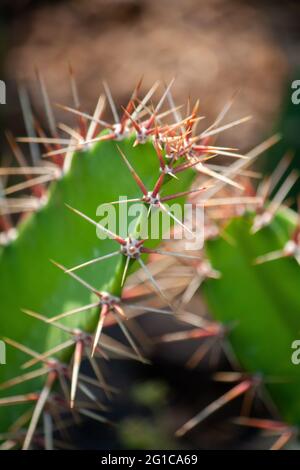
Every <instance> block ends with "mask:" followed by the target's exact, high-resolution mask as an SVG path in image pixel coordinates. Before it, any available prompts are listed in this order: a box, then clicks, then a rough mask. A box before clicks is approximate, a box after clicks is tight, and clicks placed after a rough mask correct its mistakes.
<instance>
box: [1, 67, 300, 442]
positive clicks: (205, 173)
mask: <svg viewBox="0 0 300 470" xmlns="http://www.w3.org/2000/svg"><path fill="white" fill-rule="evenodd" d="M39 83H40V87H41V91H42V96H43V98H44V104H45V111H46V116H47V118H48V127H49V129H50V131H51V136H50V137H47V136H46V133H45V131H44V130H43V129H42V128H41V126H40V124H39V123H37V121H36V120H35V118H33V115H32V112H31V107H30V104H29V99H28V95H27V92H26V90H25V89H24V88H23V89H21V91H20V98H21V104H22V109H23V112H24V119H25V123H26V128H27V129H30V136H29V137H23V138H19V139H17V140H15V139H14V138H13V137H12V135H11V134H8V135H7V137H8V141H9V144H10V146H11V149H12V151H13V153H14V155H15V157H16V160H17V163H18V166H14V167H12V168H2V169H1V175H2V177H3V180H4V182H5V185H4V188H3V191H2V193H3V197H2V199H1V218H0V220H1V227H2V233H1V242H2V247H1V252H0V258H1V264H0V281H1V282H0V286H1V287H0V292H1V299H2V300H1V301H2V308H3V312H5V314H4V315H2V316H1V319H0V330H1V334H2V335H3V336H4V339H5V341H6V344H7V346H8V351H7V365H6V366H1V369H0V373H1V382H2V383H1V385H0V390H1V393H2V398H0V405H1V407H2V408H3V409H2V413H1V414H2V419H1V427H2V429H1V431H2V432H3V434H2V435H1V438H2V441H3V444H2V448H14V447H16V448H18V447H21V448H23V449H29V448H38V447H42V448H46V449H53V448H56V447H59V446H60V443H59V442H57V441H56V440H55V439H54V437H53V436H54V435H56V433H57V432H58V433H59V432H63V431H64V427H65V426H67V425H68V421H70V422H73V421H72V419H71V420H70V419H69V418H66V416H69V417H71V418H72V417H73V418H75V420H76V419H78V418H79V417H80V416H83V417H85V418H86V417H88V418H92V419H95V420H98V421H100V422H107V421H108V417H107V414H106V411H107V409H106V405H105V399H106V398H107V397H108V398H111V396H112V395H113V394H114V392H115V390H114V389H113V388H112V387H111V386H110V385H109V384H107V383H106V380H105V377H104V376H103V373H102V370H101V368H100V365H99V361H98V358H99V357H101V358H103V359H104V360H110V359H113V358H115V357H122V358H130V359H132V360H137V361H143V362H147V359H146V358H145V357H144V351H143V344H140V339H139V338H138V337H136V332H135V330H134V328H133V327H132V325H133V324H134V317H135V316H137V315H142V314H145V313H147V314H149V315H156V316H160V315H169V316H173V317H174V318H175V319H177V320H180V321H184V322H186V323H187V324H188V323H190V322H191V316H190V313H189V312H188V311H187V304H188V302H189V300H190V299H191V297H192V296H193V295H197V294H196V292H197V290H198V286H199V284H200V283H202V281H203V280H204V278H212V279H209V280H207V281H205V283H204V286H203V289H204V295H205V297H206V298H207V299H208V304H209V306H210V309H211V313H212V314H213V315H214V317H215V321H214V322H212V321H208V320H205V319H201V317H197V321H198V324H199V325H200V326H198V327H197V332H196V336H194V337H196V338H204V345H202V346H201V348H200V349H201V350H200V353H199V351H198V352H197V354H196V356H195V358H194V359H193V360H192V365H193V364H194V365H195V364H196V363H197V362H198V360H199V359H201V357H202V356H203V355H204V354H205V352H207V351H208V350H209V347H211V346H212V345H213V343H214V340H215V339H216V338H218V339H219V338H224V337H225V336H226V337H228V338H229V339H230V342H231V344H232V348H233V350H234V353H235V356H236V357H237V359H238V361H239V363H240V364H241V366H242V367H243V369H244V370H245V372H232V373H231V374H229V375H226V374H221V373H220V374H219V378H221V379H222V380H228V381H231V380H232V381H236V382H237V385H235V386H234V388H232V389H231V390H230V391H229V392H228V393H227V394H225V395H224V396H223V397H221V398H220V399H219V400H217V402H214V403H213V404H211V405H209V406H208V407H207V408H206V409H205V410H203V411H202V412H200V414H199V415H198V416H196V417H195V418H194V419H192V420H191V421H190V422H188V423H187V424H186V425H184V426H183V427H182V428H181V429H180V430H179V431H178V434H179V435H182V434H184V433H186V432H187V431H188V430H189V429H191V428H192V427H193V426H194V425H196V424H198V423H200V422H201V421H202V420H203V419H204V418H205V417H207V416H208V415H209V414H210V413H211V412H213V411H216V410H217V409H218V408H220V407H221V406H222V405H223V404H225V403H226V402H227V401H229V400H230V399H233V398H235V397H237V396H239V395H245V397H246V399H247V403H246V405H247V407H248V411H249V410H250V408H251V401H252V400H253V398H254V391H256V390H260V391H261V386H262V385H263V386H264V387H266V388H267V389H268V393H269V395H270V396H271V397H272V400H273V401H274V403H276V405H277V406H278V409H279V412H280V417H281V418H280V419H285V420H286V422H287V423H288V424H283V422H282V421H279V418H278V419H277V421H276V422H275V421H274V422H273V421H272V422H270V423H266V422H264V421H262V420H260V421H259V422H257V421H258V420H256V421H255V418H251V419H250V418H246V417H244V418H243V419H242V418H241V419H240V421H239V423H240V424H248V425H254V424H255V425H257V426H258V427H262V428H264V427H266V429H271V430H273V431H274V432H275V433H276V432H277V433H278V434H280V437H279V440H278V441H276V445H275V446H276V447H280V446H281V445H284V444H285V443H286V442H287V441H288V439H289V438H290V437H292V436H293V435H294V428H293V429H292V428H291V426H293V425H297V424H298V418H299V407H298V405H297V390H298V386H299V379H297V378H296V369H295V366H293V365H292V364H291V361H290V352H291V351H290V348H291V343H292V341H293V340H294V339H295V338H294V335H295V334H297V331H298V320H297V313H298V299H297V287H296V286H297V283H299V279H298V278H299V266H298V264H297V260H298V262H299V236H298V229H297V225H298V222H297V218H296V215H295V214H294V213H292V212H291V211H290V210H289V209H283V208H282V207H281V204H282V202H283V200H284V198H285V197H286V196H287V194H288V192H289V189H290V188H291V186H292V185H293V184H294V182H295V180H296V175H294V174H291V176H290V177H289V178H288V180H287V181H286V182H285V184H284V186H283V188H280V189H279V190H278V193H277V195H276V196H275V198H274V200H273V201H271V202H270V203H268V202H266V199H267V196H266V194H267V193H268V191H267V190H268V189H269V188H268V185H266V184H265V185H262V186H260V187H259V189H258V191H257V193H255V191H254V190H253V189H252V188H253V184H252V182H251V181H252V179H253V178H257V174H255V172H253V171H252V170H250V169H249V168H248V167H249V166H250V164H251V163H252V162H253V161H254V159H255V158H256V157H257V156H258V155H259V154H260V153H261V152H263V151H264V150H266V149H268V148H269V147H270V146H271V145H273V144H274V143H276V141H277V140H278V138H277V137H276V136H274V137H273V138H271V139H269V140H267V141H266V142H264V143H263V144H261V145H259V146H258V147H257V148H255V149H253V150H252V151H251V152H249V153H248V154H247V155H246V156H244V155H241V154H239V153H238V152H237V151H236V149H232V148H225V147H219V146H216V145H215V144H214V138H215V136H217V135H218V134H219V133H220V132H222V131H226V129H228V128H231V127H233V126H236V125H238V124H242V123H243V122H245V121H246V120H247V118H242V119H240V120H238V121H234V122H230V123H228V124H223V122H222V121H223V119H224V118H225V115H226V113H227V111H228V110H229V108H230V105H231V102H230V103H229V104H227V105H226V106H225V108H224V109H223V110H222V112H221V113H220V115H219V116H218V117H217V119H216V121H215V122H214V123H213V124H212V125H210V126H209V127H208V128H206V129H204V130H202V131H200V130H199V129H198V128H199V124H200V122H201V116H199V115H198V107H199V105H198V103H196V104H195V106H194V107H193V108H192V109H190V107H189V106H188V107H187V112H186V116H182V114H181V113H182V107H179V106H176V105H175V104H174V102H173V98H172V94H171V87H172V84H173V82H171V83H170V85H169V86H168V87H167V88H166V89H165V90H164V91H163V93H162V96H161V97H160V98H159V99H158V101H157V105H153V104H152V100H153V98H154V95H155V94H156V93H157V88H158V84H155V85H154V86H153V87H152V88H151V89H150V90H149V91H148V92H147V93H146V94H145V96H143V97H140V95H141V91H140V90H141V82H140V83H138V85H137V86H136V88H135V90H134V92H133V94H132V96H131V99H130V100H129V103H128V104H127V106H126V107H124V108H122V111H121V114H120V115H119V111H118V110H117V108H116V106H115V104H114V101H113V98H112V96H111V93H110V90H109V88H108V86H107V85H106V84H104V90H105V94H103V95H101V96H100V98H99V100H98V102H97V105H96V108H95V111H94V113H93V114H92V115H90V114H88V113H86V112H83V111H82V109H81V108H80V106H79V103H78V93H77V90H76V84H75V81H74V77H73V74H72V73H71V85H72V89H73V91H74V105H73V107H70V106H61V108H63V109H64V110H65V111H66V112H68V113H71V114H72V115H74V120H75V126H74V127H72V128H71V127H69V126H68V125H66V124H59V125H57V123H56V120H55V116H54V113H53V109H52V106H51V104H50V100H49V97H48V94H47V90H46V87H45V83H44V80H43V78H42V77H41V76H39ZM106 101H108V103H109V105H110V108H111V111H112V116H113V119H114V121H113V123H112V124H111V123H109V122H106V121H105V120H104V119H103V112H104V108H105V103H106ZM21 143H23V144H29V150H30V161H29V162H28V159H26V158H25V156H24V154H23V151H22V149H21V147H20V145H21ZM41 152H44V153H43V154H42V153H41ZM216 156H221V157H222V158H223V159H225V160H224V161H225V163H224V162H222V163H219V160H218V161H217V163H216V164H214V163H213V161H214V160H212V159H213V158H214V157H216ZM232 158H234V163H230V164H229V163H228V162H229V161H230V160H231V159H232ZM20 177H21V179H22V180H21V181H20V180H19V179H18V178H20ZM273 183H274V182H273ZM271 184H272V182H271ZM275 184H276V181H275ZM216 194H218V197H216ZM121 197H122V199H120V198H121ZM124 197H126V198H127V199H126V201H125V200H124ZM186 198H188V200H189V202H190V204H189V206H190V207H192V208H193V209H194V210H197V208H199V207H200V208H203V207H204V209H205V210H204V213H205V217H204V222H205V224H204V234H205V235H206V238H212V239H208V240H206V242H205V244H206V246H205V249H204V250H202V251H203V252H204V251H205V253H206V256H204V255H203V253H202V252H201V253H200V254H199V250H201V246H200V244H201V237H199V238H198V235H199V233H200V232H201V231H202V230H203V227H202V225H201V223H202V222H201V223H199V221H198V222H197V219H195V218H194V217H193V211H192V212H191V214H189V218H187V217H182V215H184V216H186V214H185V211H183V210H182V209H183V208H184V209H185V206H184V205H183V203H184V201H185V200H186ZM171 204H172V206H171ZM173 204H174V206H175V205H176V207H177V208H178V207H179V208H181V212H180V211H179V212H180V215H178V214H177V213H176V211H174V210H173ZM137 206H138V207H139V210H137ZM99 208H100V210H99ZM104 214H106V216H105V217H103V216H104ZM99 216H101V217H102V218H101V220H99ZM110 216H113V217H112V218H113V221H114V222H113V224H112V223H111V220H112V219H111V217H110ZM124 217H125V218H126V223H125V229H124V223H123V222H124ZM186 219H188V220H186ZM163 220H165V221H166V220H167V221H168V223H169V226H171V224H172V226H173V228H172V229H171V232H172V235H173V236H174V237H173V238H175V239H176V236H175V235H177V238H179V240H178V241H177V242H176V243H175V246H177V247H179V250H178V249H175V250H172V249H170V246H171V243H170V244H169V242H167V243H166V249H161V248H160V247H159V248H158V245H159V244H160V243H161V240H162V238H163V237H164V235H165V233H164V231H165V225H164V223H163ZM201 220H202V219H201ZM224 220H225V221H226V222H225V223H224ZM152 228H154V229H156V231H155V230H154V232H155V234H154V235H153V231H152ZM169 228H170V227H169ZM145 230H146V236H144V235H145ZM180 230H181V236H179V237H178V233H179V231H180ZM254 232H255V233H254ZM184 234H185V235H187V234H189V236H190V237H191V236H192V237H193V239H194V238H195V239H196V242H197V243H196V244H195V245H194V247H193V251H191V250H190V249H189V250H185V249H184V247H185V245H184V239H183V235H184ZM209 234H210V235H209ZM212 234H213V236H211V235H212ZM172 244H173V242H172ZM172 246H173V245H172ZM270 252H271V254H268V253H270ZM149 257H150V259H153V258H156V257H162V258H167V257H169V258H172V259H175V260H177V261H178V263H179V264H180V263H186V264H189V265H190V266H191V267H192V269H193V270H195V271H194V272H196V276H194V277H193V280H192V282H191V283H190V284H189V286H188V287H187V290H186V291H185V292H183V294H182V296H181V298H179V299H175V298H173V297H172V295H171V294H170V293H169V292H168V288H165V287H164V286H163V285H162V284H161V283H160V282H158V281H157V280H156V277H155V274H154V273H152V270H151V263H150V264H149V263H148V261H147V260H148V258H149ZM294 257H295V258H296V261H295V260H294V259H293V258H294ZM275 258H280V259H279V260H277V261H271V260H273V259H275ZM50 260H52V262H51V261H50ZM255 262H256V265H255ZM273 263H274V264H273ZM137 269H140V270H141V273H143V276H144V278H145V279H146V280H144V281H143V284H145V283H146V282H147V283H148V285H149V289H150V291H151V290H152V291H153V292H154V293H155V295H156V296H157V298H158V299H159V303H160V304H161V305H160V306H157V305H156V304H155V303H153V304H151V303H150V304H149V302H146V303H145V304H143V302H142V301H143V299H146V298H147V295H146V296H145V294H142V295H141V294H140V292H139V289H138V288H130V286H128V287H126V279H127V277H128V275H129V274H130V273H133V272H134V271H136V270H137ZM124 284H125V287H124ZM148 296H149V292H148ZM141 302H142V303H141ZM218 322H220V323H218ZM111 324H116V325H118V326H119V328H120V330H121V332H122V334H123V337H124V342H120V341H119V340H116V339H115V338H113V337H110V336H109V335H108V334H107V331H106V327H107V326H109V325H111ZM266 331H270V335H269V338H271V341H272V345H274V351H272V348H271V347H270V345H269V344H268V341H269V340H270V339H268V338H267V335H266ZM183 337H184V335H183ZM207 338H208V339H209V341H211V343H209V347H207V343H206V342H207ZM175 339H176V338H175ZM171 340H172V338H171ZM275 343H276V346H275ZM203 346H204V348H206V349H205V350H203ZM83 359H85V360H87V361H88V362H89V363H90V366H91V368H92V370H93V372H94V377H90V376H87V375H85V374H84V373H82V371H81V363H82V361H83ZM95 388H97V389H101V390H102V395H100V397H103V400H102V398H99V393H98V392H95ZM246 405H245V406H246ZM60 415H63V416H64V423H66V424H63V423H62V421H61V419H59V416H60Z"/></svg>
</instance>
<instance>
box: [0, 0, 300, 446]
mask: <svg viewBox="0 0 300 470" xmlns="http://www.w3.org/2000/svg"><path fill="white" fill-rule="evenodd" d="M1 7H2V12H1V17H0V25H1V30H0V34H1V49H0V61H1V63H0V74H1V76H0V78H1V79H4V80H5V81H6V83H7V87H8V93H7V105H6V106H2V107H1V109H0V113H1V115H2V116H1V117H2V121H1V127H2V129H5V128H10V129H11V130H12V131H13V132H14V133H15V134H19V135H20V134H24V126H23V123H22V116H21V113H20V107H19V103H18V97H17V83H18V82H20V81H24V80H25V82H26V84H27V86H28V88H29V89H30V93H31V95H32V98H33V105H34V109H35V111H37V114H38V115H39V117H40V118H41V119H43V118H42V113H41V107H42V100H41V94H40V91H39V89H38V87H37V84H36V81H35V68H38V69H39V70H40V71H41V72H42V73H43V75H44V77H45V79H46V82H47V86H48V89H49V93H50V96H51V98H52V99H53V101H54V102H59V103H64V104H71V103H72V98H71V93H70V85H69V81H68V63H71V64H72V65H73V68H74V70H75V73H76V77H77V81H78V87H79V90H80V97H81V103H82V109H83V110H85V111H88V112H91V111H92V110H93V107H94V106H95V104H96V100H97V98H98V95H99V93H100V92H101V91H102V80H107V81H108V83H109V84H110V86H111V89H112V91H113V94H114V96H115V98H116V101H117V102H118V103H119V104H125V103H126V102H127V100H128V98H129V96H130V93H131V91H132V89H133V87H134V85H135V84H136V82H137V80H138V79H139V78H140V76H141V75H143V76H144V82H143V90H142V92H146V91H147V90H148V89H149V88H150V86H151V85H152V84H153V82H154V81H156V80H157V79H159V80H161V81H162V82H165V83H168V82H169V81H170V80H171V79H172V78H173V77H176V84H175V85H174V97H175V100H176V102H177V103H178V104H184V103H186V102H187V99H188V97H190V98H191V99H192V100H196V99H197V98H200V104H201V110H202V113H203V114H204V115H206V116H207V125H208V124H209V123H210V122H211V120H213V119H214V118H215V116H216V115H217V113H218V112H219V111H220V110H221V109H222V107H223V106H224V104H225V103H226V102H227V101H228V100H229V99H230V98H231V96H232V95H233V94H234V93H235V92H237V91H239V93H238V95H237V96H236V98H235V103H234V105H233V107H232V110H231V112H230V116H229V117H228V118H227V122H228V121H229V119H230V120H234V119H237V118H240V117H243V116H246V115H249V114H250V115H252V116H253V119H252V120H251V121H250V122H248V123H246V124H243V125H241V126H240V127H239V128H234V129H232V130H229V131H226V132H225V133H224V136H222V139H221V141H222V143H224V145H227V144H228V145H230V146H238V147H239V148H241V149H242V150H243V151H244V150H247V149H249V148H250V147H252V146H254V145H256V144H257V143H259V142H260V141H261V139H262V138H264V137H265V136H269V135H270V134H271V133H272V131H273V129H274V126H275V122H276V121H277V119H278V115H279V112H280V108H281V102H282V97H283V91H284V90H286V87H287V84H288V83H289V77H290V76H291V75H294V70H296V69H297V67H298V66H299V62H300V28H299V18H300V3H299V2H298V1H286V2H282V1H272V2H270V1H266V0H261V1H258V0H257V1H246V0H244V1H242V0H206V1H204V0H198V1H197V0H182V1H180V0H149V1H147V0H140V1H138V0H89V1H83V0H64V1H63V0H61V1H58V0H56V1H37V0H36V1H33V0H16V1H14V2H12V1H11V0H6V1H5V0H2V2H1ZM298 78H300V77H298ZM141 94H142V93H141ZM56 116H57V118H58V120H63V121H64V122H66V121H67V120H68V119H69V120H71V117H70V116H68V114H66V113H63V112H62V111H60V110H59V109H56ZM42 123H43V124H44V125H46V123H45V121H42ZM205 123H206V121H205ZM203 125H205V124H203ZM297 135H298V134H297ZM299 145H300V144H299ZM199 302H200V300H199V299H198V300H197V301H196V304H195V305H193V306H191V309H192V310H193V311H197V312H198V311H199V310H200V306H199ZM202 307H203V306H202ZM202 307H201V308H202ZM142 326H143V327H144V328H145V331H147V334H149V335H150V336H158V335H160V334H162V332H164V328H165V327H166V331H169V330H168V329H169V327H170V324H169V323H168V324H167V325H165V324H163V325H162V322H160V323H159V324H158V322H157V321H154V320H153V318H152V317H151V318H149V319H148V320H146V321H144V323H143V324H142ZM194 348H195V344H190V343H189V342H186V343H185V345H183V346H182V347H180V348H179V347H178V345H177V344H175V345H160V346H157V345H156V346H155V348H154V350H152V360H153V362H154V366H153V367H150V366H136V365H135V364H133V363H128V362H126V361H124V362H122V361H120V362H118V361H116V362H113V363H112V365H110V366H109V368H108V373H109V379H110V380H111V381H112V383H113V384H114V385H116V386H117V387H119V388H120V390H121V393H119V394H118V395H117V396H116V397H115V398H114V401H113V403H112V405H111V409H112V414H113V416H112V418H113V420H114V421H115V422H118V423H121V426H120V427H119V428H109V429H108V428H107V426H105V427H103V429H101V430H100V431H99V427H96V425H94V424H91V423H90V422H88V423H87V424H86V425H85V427H84V428H83V429H82V428H81V429H79V430H78V429H77V430H76V431H75V433H76V434H77V438H76V441H77V445H78V447H81V448H110V449H112V448H120V447H121V448H128V447H133V448H136V447H137V446H141V447H142V448H147V446H148V447H151V446H152V447H154V448H158V447H159V446H160V445H161V446H162V447H165V448H168V447H170V446H171V447H172V446H175V447H176V446H179V447H187V448H199V447H200V448H220V447H226V448H239V447H262V446H266V445H267V444H266V441H265V440H257V439H256V440H252V438H253V432H250V431H249V430H245V429H241V427H237V426H234V425H233V424H232V421H231V417H232V416H234V415H236V414H238V413H239V411H240V405H241V403H240V402H238V401H237V403H233V404H232V406H230V407H228V408H226V409H225V410H224V412H222V413H219V414H218V415H217V416H216V417H212V418H211V419H210V420H209V421H208V422H207V423H203V425H202V426H201V427H200V428H197V429H195V431H193V432H192V433H191V435H189V436H188V437H187V438H186V439H185V440H183V441H180V442H178V441H176V442H175V441H174V431H175V429H176V428H178V426H180V425H181V424H183V423H184V422H185V421H186V420H187V419H189V418H190V417H191V416H193V415H194V414H195V413H197V412H198V411H199V410H200V409H202V408H203V407H204V406H205V405H207V404H208V403H209V402H211V401H212V400H213V399H214V398H217V397H218V396H220V394H222V393H224V392H225V390H227V389H228V387H227V386H226V387H224V385H220V384H218V385H216V384H215V383H213V382H212V381H211V379H210V372H209V368H208V363H207V361H206V362H204V364H202V365H201V366H200V369H199V370H196V371H189V370H187V369H186V368H185V367H184V363H185V361H186V359H187V358H188V357H189V355H190V354H192V352H193V350H194ZM219 367H221V368H226V367H228V364H227V363H226V361H225V360H224V358H223V360H222V361H221V365H219ZM149 381H150V389H151V383H152V389H154V390H155V393H154V395H153V394H152V397H153V396H154V399H152V401H151V400H150V399H149V401H148V403H146V404H145V396H147V393H150V392H149V385H148V389H147V388H146V389H142V391H141V390H140V391H137V388H138V387H139V386H140V384H141V383H144V382H145V383H146V387H147V383H149ZM153 383H154V385H153ZM155 384H156V385H155ZM162 389H163V391H161V392H160V393H161V396H160V401H159V400H158V398H157V393H158V392H157V390H162ZM146 391H148V392H147V393H146ZM150 391H151V390H150ZM152 391H153V390H152ZM151 393H152V392H151ZM151 393H150V395H151ZM137 394H140V395H142V396H143V400H144V402H142V401H141V400H138V399H137ZM260 412H261V410H260ZM130 420H131V421H130ZM142 437H143V439H142Z"/></svg>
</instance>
